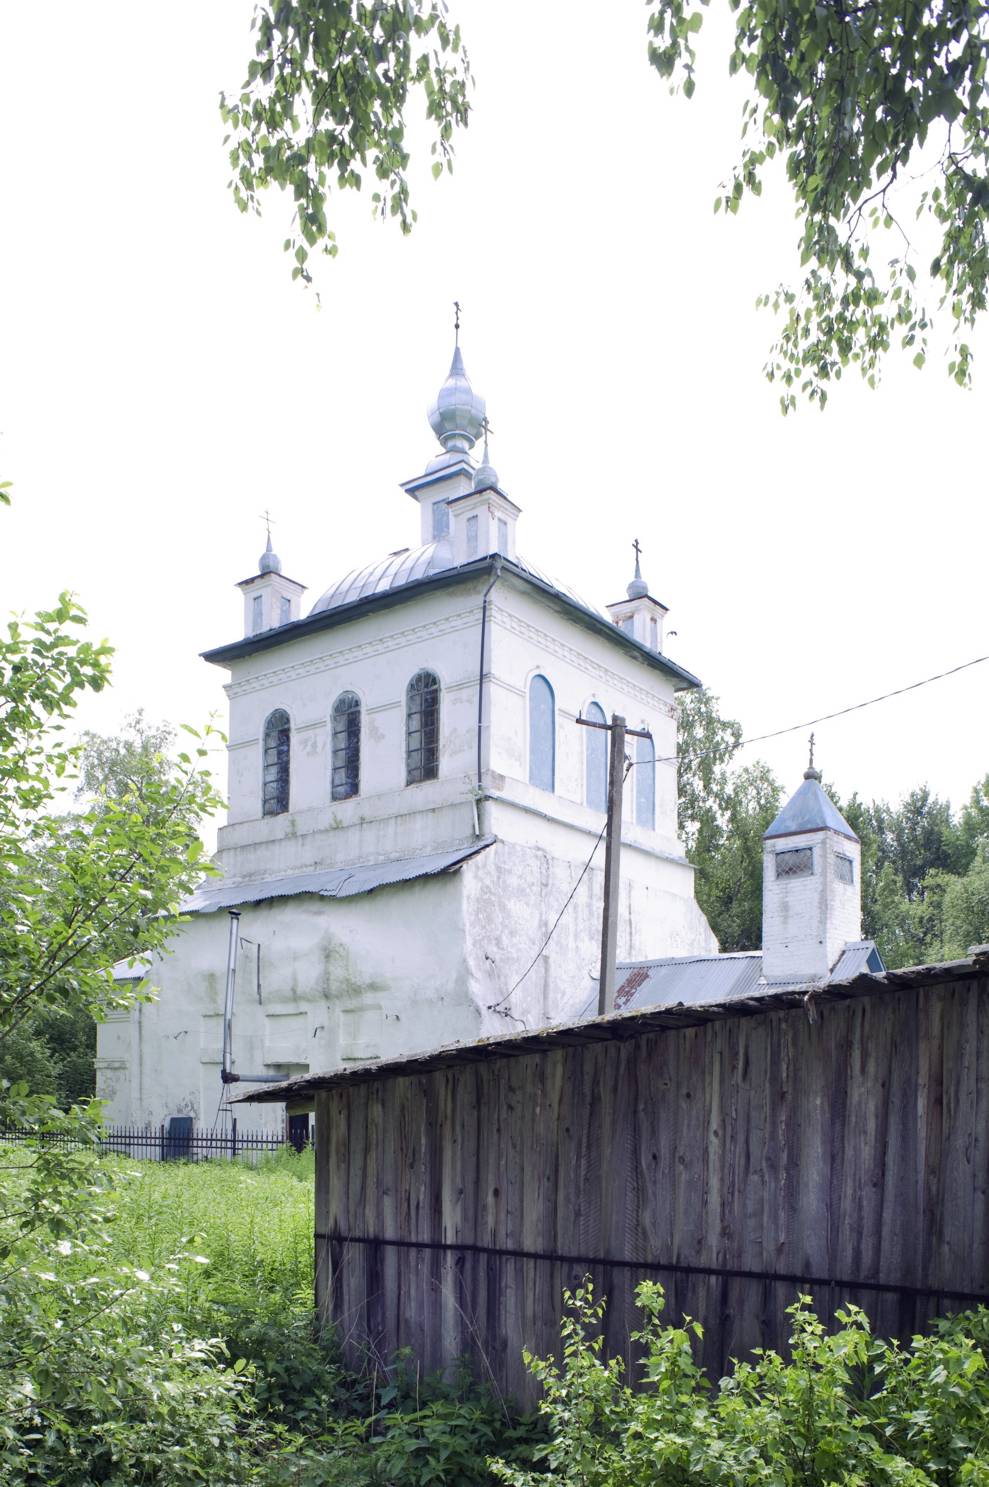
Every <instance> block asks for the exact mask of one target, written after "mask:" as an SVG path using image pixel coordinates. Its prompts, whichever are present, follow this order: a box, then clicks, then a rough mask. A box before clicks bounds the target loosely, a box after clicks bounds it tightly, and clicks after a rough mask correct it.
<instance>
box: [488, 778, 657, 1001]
mask: <svg viewBox="0 0 989 1487" xmlns="http://www.w3.org/2000/svg"><path fill="white" fill-rule="evenodd" d="M631 767H632V766H631V763H630V762H629V760H628V759H626V760H625V779H628V772H629V770H630V769H631ZM607 830H608V822H607V821H605V823H604V825H603V826H602V827H601V830H600V831H599V832H598V837H597V841H596V842H595V843H594V846H593V847H592V848H591V855H590V857H588V859H587V861H586V862H585V863H584V866H583V867H582V868H581V870H580V877H579V878H578V879H577V881H576V883H575V884H574V885H573V887H572V888H571V890H570V893H569V894H568V896H567V901H566V903H565V904H564V905H563V908H562V909H561V910H560V912H559V913H558V914H557V916H556V918H555V919H554V920H553V927H552V929H551V930H550V932H549V934H548V935H547V936H546V938H545V940H543V943H542V944H541V945H540V947H539V949H538V950H537V951H536V953H535V955H534V956H533V957H532V960H531V961H530V962H529V964H528V965H527V966H526V968H525V970H524V971H523V972H522V974H521V976H520V977H519V979H518V980H517V981H516V983H515V985H514V986H513V987H512V989H511V991H506V992H505V995H504V996H503V997H500V998H499V999H498V1001H496V1002H489V1003H488V1011H489V1012H497V1011H498V1009H499V1008H500V1007H501V1005H502V1002H507V1001H508V999H509V997H512V996H514V995H515V993H516V992H517V991H518V989H519V987H520V986H521V985H522V982H523V981H524V980H525V978H526V976H528V974H529V972H530V971H531V970H532V968H533V967H534V966H535V964H536V962H537V961H538V960H539V957H540V956H541V955H542V953H543V951H544V950H545V949H546V946H547V945H548V944H549V942H550V940H551V939H552V938H553V936H554V935H555V934H556V930H557V926H558V925H559V923H560V920H561V919H562V918H563V916H564V914H565V913H566V912H567V910H568V909H569V907H570V905H571V904H572V903H573V901H574V895H575V894H576V892H577V889H578V888H579V887H580V885H581V883H583V881H584V878H585V877H586V876H587V870H588V868H589V867H590V865H591V863H592V862H593V861H594V854H595V853H596V852H597V849H598V847H600V845H601V843H602V842H603V841H604V834H605V832H606V831H607ZM503 1015H504V1016H508V1013H504V1014H503ZM516 1020H517V1019H516Z"/></svg>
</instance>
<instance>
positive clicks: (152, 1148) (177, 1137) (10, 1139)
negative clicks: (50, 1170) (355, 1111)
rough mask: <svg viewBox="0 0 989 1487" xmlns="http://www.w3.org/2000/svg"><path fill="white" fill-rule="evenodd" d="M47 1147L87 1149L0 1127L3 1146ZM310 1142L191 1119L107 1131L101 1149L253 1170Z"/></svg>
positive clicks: (64, 1137)
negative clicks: (243, 1164)
mask: <svg viewBox="0 0 989 1487" xmlns="http://www.w3.org/2000/svg"><path fill="white" fill-rule="evenodd" d="M38 1141H40V1142H41V1143H42V1144H43V1145H46V1146H54V1147H61V1148H63V1149H67V1148H72V1147H82V1146H88V1145H89V1142H87V1141H82V1140H80V1138H79V1137H78V1136H74V1135H72V1134H71V1132H68V1131H48V1132H42V1133H41V1134H40V1135H39V1133H38V1132H37V1131H34V1130H29V1129H27V1128H21V1127H19V1126H0V1144H7V1145H13V1146H19V1145H28V1144H30V1143H33V1142H38ZM307 1142H308V1130H307V1131H306V1132H305V1133H303V1132H302V1131H301V1130H299V1129H293V1130H292V1131H287V1130H286V1129H285V1128H284V1127H282V1128H280V1129H278V1130H273V1131H255V1130H252V1131H240V1130H238V1128H237V1122H236V1120H234V1121H231V1122H230V1123H229V1124H227V1125H226V1126H225V1127H223V1128H219V1127H218V1128H217V1129H215V1130H211V1129H209V1128H208V1127H202V1126H197V1125H195V1123H194V1122H193V1121H192V1120H191V1119H189V1118H188V1117H179V1118H175V1117H173V1118H172V1119H171V1120H169V1121H162V1122H161V1124H160V1125H145V1126H136V1125H135V1126H105V1127H104V1128H103V1135H102V1137H101V1138H100V1139H99V1141H98V1142H97V1143H96V1145H97V1149H98V1150H99V1152H100V1154H101V1155H107V1154H116V1155H120V1156H126V1157H136V1158H143V1159H144V1160H145V1161H160V1162H167V1161H183V1162H208V1161H214V1160H217V1159H227V1160H233V1159H237V1160H244V1161H247V1162H248V1163H250V1164H253V1163H256V1162H257V1161H258V1159H259V1158H260V1157H262V1156H264V1155H266V1154H268V1153H271V1152H276V1151H280V1150H281V1149H282V1148H283V1147H286V1146H294V1147H295V1149H296V1150H297V1151H298V1150H301V1149H302V1147H303V1146H304V1145H306V1144H307Z"/></svg>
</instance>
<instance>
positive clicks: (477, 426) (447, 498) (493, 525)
mask: <svg viewBox="0 0 989 1487" xmlns="http://www.w3.org/2000/svg"><path fill="white" fill-rule="evenodd" d="M454 309H455V312H456V315H455V319H454V346H453V360H452V361H451V363H450V370H449V372H448V373H447V376H446V381H445V382H444V383H443V385H442V387H441V388H440V390H439V392H438V393H437V395H436V397H435V399H434V400H433V402H432V404H431V406H430V408H429V413H428V415H427V416H428V418H429V426H430V428H431V429H432V430H433V433H434V434H435V435H436V437H437V439H438V440H439V442H440V444H441V445H442V449H443V452H442V454H438V455H435V456H434V457H433V458H432V459H431V460H430V461H429V464H428V465H427V466H426V468H425V470H424V471H423V473H422V474H421V475H417V476H416V477H415V478H414V479H413V480H406V481H404V482H403V484H402V489H403V490H404V491H407V492H408V494H409V495H410V496H412V498H413V499H414V500H416V501H418V502H419V509H420V512H421V526H420V531H421V541H422V543H423V546H425V545H426V544H427V543H430V542H449V543H450V544H451V545H452V547H453V552H454V561H455V562H457V563H463V562H469V561H470V559H471V558H473V557H483V556H484V555H485V554H486V553H489V552H502V553H504V554H505V555H506V556H514V554H515V537H514V526H515V519H516V517H517V516H518V514H519V511H518V507H517V506H516V505H515V504H514V502H512V501H510V500H509V499H508V497H507V496H506V495H505V493H504V491H502V490H500V489H499V486H498V475H497V472H496V471H495V469H494V467H493V466H492V464H491V461H490V458H489V454H488V435H489V434H490V433H491V432H492V430H491V425H490V424H489V422H488V415H487V409H486V407H485V402H484V399H483V398H482V397H481V395H480V393H477V392H475V391H474V389H473V387H472V386H471V382H470V378H469V377H468V376H467V370H466V368H465V366H464V358H463V353H462V351H461V349H460V313H461V311H460V304H459V301H456V300H455V301H454ZM482 436H483V438H484V458H483V461H482V463H481V465H480V466H479V467H475V465H474V461H473V459H472V458H471V451H472V450H473V448H474V446H475V444H477V443H478V441H479V440H480V439H481V437H482ZM482 494H483V496H484V497H485V499H484V500H483V501H478V500H477V499H476V498H477V497H478V496H480V495H482Z"/></svg>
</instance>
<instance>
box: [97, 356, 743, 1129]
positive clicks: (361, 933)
mask: <svg viewBox="0 0 989 1487" xmlns="http://www.w3.org/2000/svg"><path fill="white" fill-rule="evenodd" d="M429 422H430V425H431V427H432V430H433V432H434V434H435V436H436V438H437V440H438V442H439V449H438V451H437V452H436V454H435V456H434V457H433V458H432V459H431V460H430V461H429V462H428V464H427V465H426V468H425V470H424V471H423V472H422V473H421V474H420V475H417V476H415V477H414V478H413V479H411V480H407V481H405V482H404V485H403V486H402V489H403V490H404V492H405V499H406V501H407V500H408V499H411V500H412V501H413V502H415V504H416V505H417V506H418V508H419V509H418V524H419V526H418V538H417V541H418V545H416V546H414V547H397V548H396V549H395V550H393V551H391V552H389V553H387V554H386V555H385V556H383V557H381V558H380V559H379V560H377V561H375V562H372V563H369V564H367V566H365V567H362V568H359V569H355V570H354V571H353V572H350V573H348V574H346V575H345V576H344V577H343V578H339V579H337V580H336V581H334V582H332V583H330V585H329V587H328V588H326V589H325V591H324V592H323V593H322V594H321V596H320V597H319V598H318V599H317V600H316V602H315V604H313V605H312V607H311V608H310V609H308V611H307V612H305V613H304V612H303V604H302V597H303V593H304V587H303V585H302V584H301V583H299V582H297V581H296V580H294V579H292V578H289V577H287V576H286V575H285V574H284V573H283V572H282V567H281V563H280V561H279V559H278V557H277V556H276V555H275V554H274V553H273V552H272V551H271V541H270V537H269V542H268V549H267V551H266V552H265V553H264V554H263V556H262V558H261V560H260V563H259V571H258V572H257V573H256V574H253V575H252V576H251V577H249V578H246V579H244V580H243V582H241V583H240V584H239V588H240V590H241V593H242V595H243V616H244V627H243V628H244V633H243V636H242V637H241V638H239V639H237V640H234V641H231V642H230V643H229V644H227V645H223V646H219V647H217V648H216V649H214V650H210V651H207V652H206V653H205V659H206V660H207V661H208V662H209V663H210V664H212V665H215V666H219V667H222V668H223V669H224V670H225V671H226V672H227V673H228V677H229V679H228V681H227V684H226V692H227V695H228V698H229V721H228V726H227V735H228V739H229V744H228V749H229V781H228V792H227V794H228V815H227V820H226V824H225V825H224V826H223V827H222V828H221V830H220V832H219V840H218V850H217V856H216V861H217V864H218V866H219V868H220V870H221V872H220V875H219V876H218V877H214V878H210V879H208V880H207V881H206V882H205V883H204V884H203V885H202V886H201V888H200V889H199V890H198V891H197V893H196V894H195V895H194V896H193V898H192V899H191V900H190V901H189V903H188V904H187V905H186V906H185V907H186V910H187V918H186V920H185V922H183V924H182V925H181V927H180V928H179V930H178V931H177V933H176V936H175V939H174V941H173V947H172V952H171V953H170V954H168V955H166V956H165V957H163V958H160V959H156V960H154V962H153V963H151V964H150V965H148V966H146V967H144V966H141V965H133V966H126V965H124V966H120V967H118V968H117V970H116V972H115V975H116V976H117V977H118V978H119V979H123V980H135V981H136V980H138V979H140V977H141V976H142V975H143V974H145V973H146V974H147V977H148V980H149V982H150V984H151V985H152V986H153V987H154V988H155V990H156V999H155V1000H154V1001H153V1002H144V1003H140V1004H138V1005H137V1006H135V1007H134V1008H133V1010H132V1011H130V1012H129V1013H127V1014H121V1015H120V1016H117V1017H111V1018H110V1019H109V1020H108V1021H107V1022H106V1023H105V1024H104V1025H103V1026H102V1027H101V1028H100V1030H99V1040H98V1057H97V1093H98V1095H99V1097H100V1098H101V1099H103V1100H104V1101H105V1102H106V1117H107V1120H108V1121H109V1122H111V1123H116V1122H133V1123H145V1122H150V1123H155V1124H157V1123H158V1122H161V1121H167V1120H169V1119H170V1118H172V1117H176V1116H179V1117H189V1116H192V1117H193V1118H196V1119H199V1120H201V1121H204V1122H207V1123H208V1122H211V1121H212V1120H213V1119H214V1116H215V1112H216V1111H217V1108H218V1104H219V1101H220V1096H221V1092H222V1090H223V1088H224V1084H223V1082H222V1081H221V1067H222V1061H223V1055H224V1035H223V1029H224V997H225V990H226V987H227V984H228V979H229V978H228V970H229V969H230V964H229V962H230V960H231V956H230V953H229V952H230V947H231V946H233V945H235V947H236V973H235V978H234V992H235V1001H234V1014H233V1018H232V1031H231V1038H230V1058H229V1072H230V1073H231V1074H232V1075H233V1076H239V1078H240V1079H242V1080H246V1079H249V1078H253V1079H267V1080H271V1081H277V1080H281V1079H285V1078H288V1077H292V1076H295V1075H301V1074H304V1073H306V1072H307V1071H309V1070H325V1069H329V1068H333V1067H336V1066H339V1065H341V1064H343V1063H345V1062H347V1061H348V1060H370V1059H381V1058H386V1057H393V1056H398V1055H401V1054H407V1053H411V1052H416V1051H422V1050H426V1049H429V1048H433V1047H436V1046H437V1045H439V1044H443V1043H450V1042H453V1041H464V1040H472V1039H478V1038H483V1037H488V1036H491V1035H493V1034H496V1033H502V1032H507V1031H509V1030H511V1029H516V1030H520V1028H521V1027H522V1026H524V1027H527V1028H530V1029H532V1028H535V1027H538V1026H541V1025H545V1024H547V1023H550V1022H559V1021H566V1020H569V1019H572V1018H574V1017H576V1016H579V1015H580V1013H581V1010H582V1008H583V1006H584V1003H585V1002H586V1000H587V998H588V995H589V994H590V993H591V992H592V991H593V984H594V983H593V980H592V978H593V976H594V974H595V973H596V970H597V964H598V956H599V945H600V922H601V902H602V878H603V866H604V850H603V847H602V848H601V850H600V851H599V852H598V853H597V855H596V857H595V858H594V861H593V863H592V866H591V868H590V869H589V870H588V871H587V872H586V874H585V875H584V876H583V878H582V879H581V881H580V883H579V886H578V887H577V890H576V893H575V895H574V898H573V901H572V903H571V904H570V906H569V908H568V910H567V912H566V913H565V914H564V915H563V917H562V919H561V920H560V923H559V925H558V927H557V928H556V930H555V932H553V933H551V931H552V929H553V925H554V921H555V920H556V918H557V916H558V915H559V913H560V910H561V908H562V906H563V905H564V903H565V902H566V900H567V898H568V895H570V894H571V893H572V892H573V890H574V887H575V884H577V882H578V878H579V877H580V875H581V873H582V872H583V870H584V868H585V866H586V864H587V861H588V858H589V857H590V855H591V851H592V848H593V847H594V844H595V841H596V840H597V838H598V837H599V836H600V834H601V831H602V827H603V824H604V813H605V805H606V788H607V737H608V735H607V733H605V732H603V731H598V730H594V729H589V728H583V727H580V726H578V723H577V719H578V718H580V717H583V718H587V719H592V720H598V721H602V722H603V721H605V720H606V719H607V718H609V717H610V716H611V715H612V714H613V713H618V714H622V715H623V716H624V717H625V718H626V720H627V723H628V725H629V726H630V727H631V728H635V729H639V730H642V731H645V732H647V733H648V734H649V737H648V738H642V739H637V740H635V756H634V757H635V763H636V766H637V767H636V768H634V769H633V770H632V771H631V774H630V776H629V784H628V788H627V790H626V795H625V817H624V823H623V832H622V836H623V850H622V879H621V901H620V913H619V959H620V960H621V961H623V962H628V963H630V962H645V961H646V960H647V959H649V958H652V959H653V960H655V959H656V958H657V957H659V958H667V959H670V958H682V957H688V958H689V957H703V958H710V957H711V956H713V955H716V952H717V944H716V942H715V940H714V937H713V935H712V933H711V930H710V928H709V926H708V924H707V921H706V920H705V918H704V916H703V914H702V913H701V911H700V909H699V908H698V906H697V903H696V901H695V899H694V891H693V870H692V868H691V866H690V864H689V863H688V862H687V860H686V857H685V856H684V852H683V849H682V846H681V844H680V842H679V841H678V839H677V829H676V821H677V801H676V770H675V766H674V764H673V762H672V761H673V758H674V756H675V753H676V712H675V697H676V693H677V692H678V691H680V690H682V689H684V688H690V687H696V686H698V685H699V682H698V681H697V678H696V677H694V676H692V675H691V674H690V673H689V672H688V671H685V670H684V669H683V668H682V667H681V666H679V665H677V664H676V663H675V662H674V661H672V660H670V659H669V658H668V657H667V656H666V655H665V654H664V650H663V643H664V642H663V623H664V619H665V617H666V609H665V607H664V606H663V605H662V604H661V603H660V602H659V601H658V600H657V599H655V598H654V597H653V596H652V595H651V594H650V593H649V591H648V587H647V585H646V584H645V582H644V581H643V580H642V579H641V576H640V575H639V571H638V563H636V577H635V579H634V580H633V582H632V583H631V584H630V585H629V586H628V591H627V596H626V597H625V598H623V599H621V600H620V601H619V602H617V603H613V604H609V605H607V606H606V607H605V608H604V609H603V610H601V609H597V608H595V607H593V606H592V605H591V604H588V603H586V602H585V601H584V600H582V599H581V598H579V597H578V596H577V595H576V594H574V593H573V592H572V591H571V590H570V589H568V588H567V587H566V586H565V585H563V584H560V583H558V582H557V581H555V580H554V579H551V578H549V577H548V576H547V575H546V574H544V573H543V572H542V571H541V570H540V569H539V568H537V567H536V566H534V564H532V563H531V562H529V561H528V559H527V558H524V557H523V556H522V555H521V553H520V549H519V530H518V528H519V521H520V511H519V507H518V506H517V505H516V504H515V503H514V501H512V499H511V498H510V496H509V495H508V494H507V493H506V491H505V490H504V489H503V488H502V486H501V484H500V482H499V478H498V475H497V473H496V472H495V470H494V469H493V468H492V466H491V464H490V462H489V458H488V450H487V440H486V437H485V430H486V416H485V406H484V400H483V399H482V398H481V397H479V396H478V394H477V393H475V392H474V390H473V389H472V387H471V384H470V381H469V380H468V378H467V375H466V372H465V370H464V364H463V360H462V356H461V352H460V348H459V345H458V346H457V348H456V350H455V352H454V357H453V363H452V366H451V368H450V372H449V375H448V377H447V379H446V381H445V382H444V383H443V386H442V388H441V390H440V392H439V395H438V396H437V398H436V400H435V402H434V403H433V406H432V407H431V409H430V411H429ZM482 439H483V440H484V450H483V458H482V459H481V461H480V462H479V463H478V462H476V461H475V459H474V457H473V454H472V451H474V450H475V448H476V447H477V446H478V445H479V443H480V442H481V441H482ZM388 512H389V507H388V505H387V500H386V499H385V500H383V501H382V521H383V523H384V522H388V521H390V520H391V518H390V517H389V515H388ZM399 515H400V513H399V512H397V511H396V527H397V526H398V520H397V518H398V516H399ZM409 515H412V513H411V512H410V513H409ZM399 540H400V539H399ZM230 911H233V912H234V913H236V914H239V919H235V920H233V921H231V917H230ZM231 923H233V931H231ZM533 962H535V963H534V964H533ZM530 967H531V969H529V968H530ZM527 972H528V973H527ZM526 973H527V974H526ZM254 1108H255V1107H245V1106H241V1107H240V1117H241V1121H242V1124H244V1125H247V1124H248V1123H249V1122H250V1121H251V1120H252V1119H254V1120H257V1121H260V1120H261V1116H260V1114H254V1113H253V1111H254Z"/></svg>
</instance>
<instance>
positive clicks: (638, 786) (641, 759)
mask: <svg viewBox="0 0 989 1487" xmlns="http://www.w3.org/2000/svg"><path fill="white" fill-rule="evenodd" d="M635 824H636V826H645V827H646V828H647V829H648V830H649V831H655V829H656V746H655V744H654V743H653V741H652V739H651V738H637V739H636V740H635Z"/></svg>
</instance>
